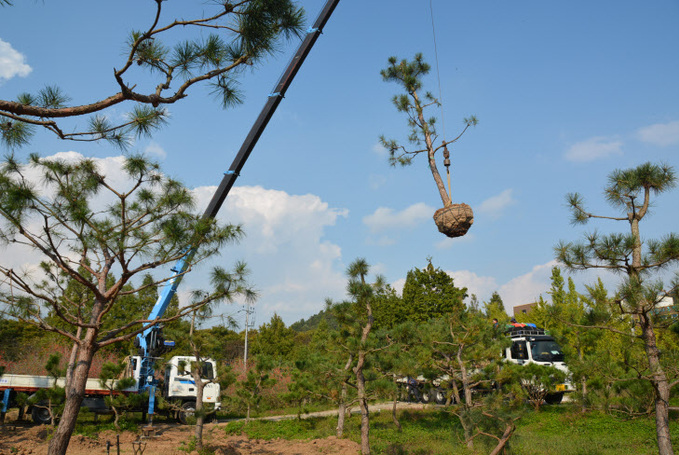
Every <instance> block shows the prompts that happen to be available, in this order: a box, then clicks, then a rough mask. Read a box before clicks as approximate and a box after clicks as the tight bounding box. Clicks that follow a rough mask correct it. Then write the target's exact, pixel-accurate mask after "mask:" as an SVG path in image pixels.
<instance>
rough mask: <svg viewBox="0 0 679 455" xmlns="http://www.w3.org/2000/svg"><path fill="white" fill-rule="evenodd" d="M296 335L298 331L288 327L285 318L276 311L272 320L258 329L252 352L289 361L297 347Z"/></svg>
mask: <svg viewBox="0 0 679 455" xmlns="http://www.w3.org/2000/svg"><path fill="white" fill-rule="evenodd" d="M295 335H296V332H295V331H294V330H293V329H292V328H288V327H286V326H285V322H283V319H281V317H280V316H278V314H275V313H274V315H273V316H272V317H271V321H269V322H268V323H265V324H262V325H261V326H260V327H259V329H258V330H257V336H256V337H255V338H254V340H253V342H252V350H251V351H250V352H251V353H252V354H253V355H258V354H263V355H265V356H267V357H270V358H272V359H275V360H276V361H277V362H279V363H281V362H285V361H288V360H290V359H291V356H292V353H293V349H294V348H295Z"/></svg>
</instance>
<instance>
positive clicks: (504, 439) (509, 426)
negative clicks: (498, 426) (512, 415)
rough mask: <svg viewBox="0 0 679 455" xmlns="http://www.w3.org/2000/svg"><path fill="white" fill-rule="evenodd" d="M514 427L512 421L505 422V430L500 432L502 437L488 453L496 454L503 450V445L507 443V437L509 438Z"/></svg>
mask: <svg viewBox="0 0 679 455" xmlns="http://www.w3.org/2000/svg"><path fill="white" fill-rule="evenodd" d="M515 429H516V426H515V425H514V423H509V424H507V426H506V427H505V432H504V433H503V434H502V437H501V438H500V440H499V441H498V443H497V445H496V446H495V448H494V449H493V451H492V452H490V455H498V454H500V453H502V452H503V451H504V450H505V446H506V445H507V442H509V438H511V437H512V435H513V434H514V430H515Z"/></svg>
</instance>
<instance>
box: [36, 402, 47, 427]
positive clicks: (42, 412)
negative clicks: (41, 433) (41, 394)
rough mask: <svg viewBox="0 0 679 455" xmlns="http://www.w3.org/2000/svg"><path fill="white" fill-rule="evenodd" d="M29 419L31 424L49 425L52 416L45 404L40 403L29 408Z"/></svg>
mask: <svg viewBox="0 0 679 455" xmlns="http://www.w3.org/2000/svg"><path fill="white" fill-rule="evenodd" d="M31 418H32V419H33V422H35V423H37V424H38V425H50V424H51V423H52V416H50V411H49V409H47V403H43V402H40V403H38V404H37V405H36V406H33V407H32V408H31Z"/></svg>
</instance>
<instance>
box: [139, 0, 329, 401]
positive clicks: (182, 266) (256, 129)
mask: <svg viewBox="0 0 679 455" xmlns="http://www.w3.org/2000/svg"><path fill="white" fill-rule="evenodd" d="M338 3H339V0H328V1H327V2H326V4H325V6H324V7H323V10H321V12H320V14H319V15H318V18H317V19H316V22H315V23H314V25H313V27H312V28H310V29H309V30H308V32H307V34H306V37H305V38H304V40H303V41H302V43H301V44H300V46H299V48H298V49H297V52H296V53H295V55H294V57H293V58H292V60H291V61H290V63H289V64H288V66H287V68H286V69H285V71H284V72H283V74H282V76H281V77H280V79H279V80H278V83H277V84H276V86H275V87H274V90H273V92H272V93H271V94H270V95H269V99H268V100H267V102H266V104H265V105H264V108H262V111H261V113H260V114H259V117H258V118H257V120H256V121H255V123H254V125H253V126H252V128H251V129H250V132H249V133H248V135H247V137H246V138H245V141H244V142H243V145H242V146H241V148H240V150H239V151H238V154H237V155H236V157H235V158H234V160H233V162H232V163H231V167H230V168H229V170H228V171H227V172H226V173H225V174H224V177H223V178H222V181H221V183H220V184H219V187H218V188H217V190H216V191H215V193H214V195H213V196H212V200H211V201H210V203H209V204H208V207H207V209H206V210H205V213H204V214H203V219H210V218H215V217H216V216H217V213H218V212H219V209H220V208H221V207H222V204H223V203H224V200H225V199H226V196H227V195H228V194H229V191H230V190H231V188H232V187H233V185H234V183H235V181H236V179H237V178H238V176H239V175H240V172H241V170H242V169H243V166H244V165H245V162H246V161H247V159H248V157H249V156H250V153H251V152H252V150H253V149H254V148H255V145H256V144H257V141H258V140H259V137H260V136H261V135H262V133H263V132H264V129H265V128H266V126H267V124H268V123H269V120H271V117H272V116H273V114H274V112H276V108H277V107H278V105H279V104H280V102H281V100H282V99H283V97H284V96H285V93H286V91H287V90H288V88H289V87H290V84H291V83H292V80H293V79H294V78H295V75H296V74H297V71H299V69H300V67H301V66H302V64H303V63H304V60H305V59H306V57H307V55H309V52H310V51H311V48H312V47H313V45H314V43H316V40H317V39H318V37H319V36H320V34H321V33H322V30H323V27H324V26H325V24H326V23H327V22H328V19H329V18H330V16H331V15H332V12H333V11H334V10H335V7H336V6H337V4H338ZM196 248H197V245H191V246H189V247H187V250H186V254H185V255H184V257H183V258H182V259H180V260H179V261H177V263H176V264H175V265H174V267H173V268H172V278H171V279H170V280H169V281H168V282H167V283H166V284H165V286H164V287H163V289H162V291H161V293H160V296H159V297H158V300H157V301H156V304H155V306H154V307H153V309H152V310H151V313H150V314H149V317H148V319H149V320H151V321H153V320H155V319H158V318H161V317H162V316H163V314H165V310H167V307H168V305H169V304H170V301H171V300H172V296H174V294H175V292H176V291H177V286H179V283H180V282H181V280H182V277H183V275H184V274H185V273H186V271H187V270H188V267H189V265H190V263H191V260H192V259H193V256H194V254H195V251H196ZM159 330H160V329H159V328H158V326H157V325H156V324H149V326H147V328H146V330H144V331H143V332H142V333H141V334H140V335H139V336H138V343H139V347H140V350H141V351H142V354H143V355H142V357H143V359H142V369H141V374H140V379H139V388H140V390H142V389H146V388H154V386H155V381H154V379H153V362H152V357H154V356H157V355H159V354H160V353H161V352H162V351H163V349H164V346H163V340H162V337H161V336H160V333H159ZM150 392H151V393H150V397H151V398H150V403H149V414H153V409H152V404H151V403H152V400H153V393H152V392H153V390H151V391H150Z"/></svg>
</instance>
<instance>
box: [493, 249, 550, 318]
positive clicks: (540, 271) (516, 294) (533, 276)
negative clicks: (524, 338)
mask: <svg viewBox="0 0 679 455" xmlns="http://www.w3.org/2000/svg"><path fill="white" fill-rule="evenodd" d="M555 265H557V262H556V261H554V260H552V261H549V262H547V263H546V264H540V265H536V266H535V267H533V269H532V270H531V271H530V272H528V273H526V274H523V275H520V276H517V277H516V278H514V279H512V280H510V281H509V282H507V283H505V284H503V285H502V286H500V288H499V289H498V292H499V294H500V297H502V301H503V302H504V305H505V310H506V311H507V314H509V315H510V316H511V315H512V313H513V310H514V307H515V306H517V305H524V304H526V303H532V302H535V301H537V300H538V299H539V298H540V295H541V294H544V293H545V292H547V290H548V289H549V286H550V282H551V280H550V277H551V276H552V268H553V267H554V266H555ZM545 297H546V296H545Z"/></svg>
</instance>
